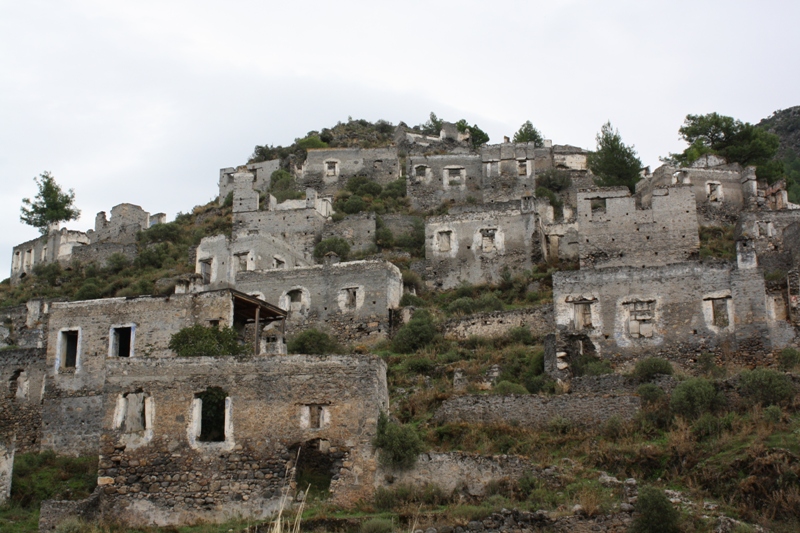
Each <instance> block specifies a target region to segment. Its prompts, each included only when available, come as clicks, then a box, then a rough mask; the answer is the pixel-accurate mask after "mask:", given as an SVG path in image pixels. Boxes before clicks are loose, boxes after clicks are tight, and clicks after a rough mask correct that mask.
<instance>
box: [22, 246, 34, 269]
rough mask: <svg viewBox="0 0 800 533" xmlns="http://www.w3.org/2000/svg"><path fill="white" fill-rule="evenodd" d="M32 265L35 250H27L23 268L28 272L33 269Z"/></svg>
mask: <svg viewBox="0 0 800 533" xmlns="http://www.w3.org/2000/svg"><path fill="white" fill-rule="evenodd" d="M32 264H33V250H32V249H28V250H25V263H24V264H23V265H22V268H23V269H25V270H28V269H30V268H31V265H32Z"/></svg>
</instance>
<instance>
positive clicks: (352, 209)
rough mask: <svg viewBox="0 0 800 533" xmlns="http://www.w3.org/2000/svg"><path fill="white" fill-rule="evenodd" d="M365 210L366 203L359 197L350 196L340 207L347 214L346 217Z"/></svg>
mask: <svg viewBox="0 0 800 533" xmlns="http://www.w3.org/2000/svg"><path fill="white" fill-rule="evenodd" d="M366 208H367V202H365V201H364V199H363V198H361V197H360V196H351V197H350V198H348V199H347V201H346V202H345V203H344V205H342V211H344V212H345V213H347V214H348V215H354V214H356V213H360V212H361V211H364V210H365V209H366Z"/></svg>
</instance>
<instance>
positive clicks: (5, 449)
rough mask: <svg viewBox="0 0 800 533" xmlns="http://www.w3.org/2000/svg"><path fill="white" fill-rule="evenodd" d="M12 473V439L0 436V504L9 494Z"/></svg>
mask: <svg viewBox="0 0 800 533" xmlns="http://www.w3.org/2000/svg"><path fill="white" fill-rule="evenodd" d="M13 473H14V441H13V440H6V439H3V437H2V436H0V505H4V504H5V503H6V501H7V500H8V498H9V497H10V496H11V478H12V474H13Z"/></svg>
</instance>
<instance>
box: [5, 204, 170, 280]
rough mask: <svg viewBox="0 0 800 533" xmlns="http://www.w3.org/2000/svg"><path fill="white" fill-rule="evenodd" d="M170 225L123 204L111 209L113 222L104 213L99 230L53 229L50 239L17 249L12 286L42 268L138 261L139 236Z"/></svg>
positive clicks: (97, 223) (163, 217)
mask: <svg viewBox="0 0 800 533" xmlns="http://www.w3.org/2000/svg"><path fill="white" fill-rule="evenodd" d="M163 222H166V215H165V214H164V213H158V214H155V215H150V213H148V212H147V211H144V210H143V209H142V208H141V207H139V206H138V205H133V204H119V205H116V206H114V207H112V208H111V219H110V220H107V219H106V213H105V212H104V211H100V212H99V213H97V217H96V218H95V229H94V230H89V231H88V232H86V233H84V232H82V231H72V230H68V229H66V228H61V229H59V228H58V227H53V228H50V230H49V232H48V233H47V234H46V235H42V236H41V237H39V238H36V239H33V240H30V241H28V242H24V243H22V244H19V245H17V246H15V247H14V249H13V251H12V261H11V283H18V282H19V280H21V279H22V278H24V277H25V276H27V275H29V274H30V273H31V272H32V271H33V267H34V266H36V265H39V264H47V263H56V262H57V263H60V264H61V265H62V266H67V265H69V264H70V263H71V262H72V261H73V260H75V261H80V262H82V263H90V262H95V263H97V264H99V265H104V264H105V263H106V261H107V260H108V258H109V257H110V256H111V255H112V254H115V253H120V254H123V255H125V256H126V257H128V258H129V259H133V258H134V257H136V253H137V248H136V234H137V233H138V232H139V231H141V230H145V229H147V228H149V227H151V226H153V225H154V224H161V223H163Z"/></svg>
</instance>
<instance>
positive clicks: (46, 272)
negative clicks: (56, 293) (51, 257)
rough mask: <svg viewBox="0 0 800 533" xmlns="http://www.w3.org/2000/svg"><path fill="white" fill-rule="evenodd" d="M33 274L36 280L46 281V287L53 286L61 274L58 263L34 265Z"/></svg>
mask: <svg viewBox="0 0 800 533" xmlns="http://www.w3.org/2000/svg"><path fill="white" fill-rule="evenodd" d="M33 274H34V275H35V276H36V277H37V278H41V279H43V280H44V281H46V282H47V284H48V285H55V284H56V283H57V282H58V278H59V277H61V274H62V271H61V265H60V264H59V263H58V262H56V263H39V264H38V265H34V267H33Z"/></svg>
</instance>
